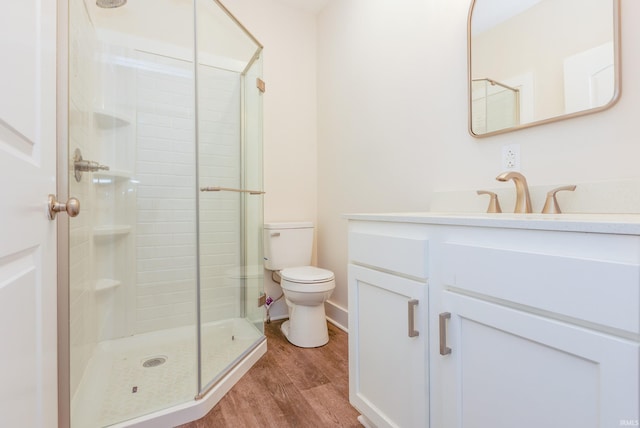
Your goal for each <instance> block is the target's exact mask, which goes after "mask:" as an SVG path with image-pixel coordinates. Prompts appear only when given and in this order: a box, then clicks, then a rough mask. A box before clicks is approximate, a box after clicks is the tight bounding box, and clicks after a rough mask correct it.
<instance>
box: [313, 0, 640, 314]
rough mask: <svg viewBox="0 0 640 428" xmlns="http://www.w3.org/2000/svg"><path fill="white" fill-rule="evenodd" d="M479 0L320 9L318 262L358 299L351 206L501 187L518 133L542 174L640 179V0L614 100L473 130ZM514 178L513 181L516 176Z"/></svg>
mask: <svg viewBox="0 0 640 428" xmlns="http://www.w3.org/2000/svg"><path fill="white" fill-rule="evenodd" d="M469 4H470V1H469V0H403V1H394V2H389V1H385V0H340V1H335V2H332V3H330V5H329V7H328V8H327V9H325V10H324V11H323V12H321V14H320V15H319V20H318V207H319V209H318V222H319V224H318V229H319V245H318V261H319V264H320V265H322V266H324V267H327V268H329V269H332V270H333V271H334V272H335V273H336V276H337V287H338V288H337V289H336V291H335V292H334V295H333V297H332V300H334V301H335V302H336V303H337V304H339V305H341V306H345V307H346V306H347V283H346V281H347V275H346V263H347V256H346V254H347V235H346V221H345V220H344V219H342V218H341V214H342V213H346V212H366V211H368V212H385V211H387V212H388V211H413V210H428V209H429V207H430V198H431V196H432V192H433V191H436V190H437V191H447V190H466V189H481V188H495V187H500V186H501V185H502V184H500V183H497V182H496V181H495V180H494V177H495V176H496V175H497V174H498V173H499V172H500V168H501V148H502V146H503V145H505V144H513V143H517V144H519V145H520V150H521V166H522V171H523V173H524V174H525V175H526V176H527V178H528V180H529V183H530V184H537V185H541V184H568V183H581V182H594V181H604V180H619V179H626V178H636V179H638V178H640V168H639V167H638V161H639V160H640V141H638V138H637V135H636V126H635V122H637V117H638V113H637V112H638V111H640V81H639V79H637V76H638V75H640V55H639V54H638V52H640V27H638V26H637V25H635V22H637V21H638V19H640V2H637V1H635V0H622V10H623V13H622V41H623V43H622V67H623V68H622V75H623V77H622V97H621V99H620V101H619V102H618V103H617V104H616V105H615V106H614V107H613V108H611V109H609V110H607V111H605V112H602V113H598V114H595V115H589V116H583V117H579V118H574V119H570V120H566V121H562V122H557V123H553V124H547V125H543V126H540V127H534V128H530V129H526V130H521V131H517V132H513V133H507V134H503V135H499V136H494V137H489V138H485V139H475V138H473V137H471V136H470V135H469V134H468V132H467V83H466V81H467V65H466V60H467V59H466V21H467V13H468V7H469ZM504 186H507V184H504Z"/></svg>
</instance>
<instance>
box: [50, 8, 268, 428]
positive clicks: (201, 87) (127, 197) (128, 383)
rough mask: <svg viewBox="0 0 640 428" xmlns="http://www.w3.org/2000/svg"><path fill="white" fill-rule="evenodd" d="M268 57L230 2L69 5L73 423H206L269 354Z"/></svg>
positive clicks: (65, 402) (69, 404)
mask: <svg viewBox="0 0 640 428" xmlns="http://www.w3.org/2000/svg"><path fill="white" fill-rule="evenodd" d="M261 51H262V46H261V45H260V43H258V42H257V40H256V39H255V38H254V37H253V36H252V35H251V34H250V33H249V31H247V29H246V28H244V27H243V26H242V25H241V24H240V23H239V22H238V21H237V20H236V19H235V18H234V17H233V16H232V15H231V14H230V13H229V11H228V10H227V9H226V8H225V7H224V6H223V4H222V3H221V2H220V1H218V0H135V1H129V2H128V3H127V2H126V1H122V0H119V1H114V0H98V1H97V2H96V0H69V1H68V65H67V67H68V77H69V78H68V83H67V85H68V88H67V104H68V110H67V115H68V138H67V143H66V145H67V147H66V162H67V163H68V168H67V171H66V173H65V174H66V180H65V183H64V185H65V186H67V191H68V194H69V195H70V196H72V197H75V198H77V199H78V200H79V201H80V205H81V212H80V214H79V215H78V216H77V217H75V218H71V219H69V223H68V260H64V259H65V258H66V256H65V257H61V262H60V263H61V264H64V266H61V268H63V269H67V270H68V289H67V290H66V295H67V297H68V299H66V302H64V304H63V305H62V309H63V310H62V315H61V316H65V317H66V331H65V332H64V334H62V336H63V337H65V342H68V343H65V346H64V350H63V352H61V367H62V368H61V371H60V373H61V379H60V382H61V383H62V384H63V385H64V387H63V388H61V392H62V394H61V397H60V400H61V403H62V404H61V409H62V408H63V407H64V409H63V410H61V411H62V413H65V412H66V413H68V415H67V416H68V417H67V419H68V421H69V422H68V423H69V425H70V426H71V427H72V428H87V427H102V426H130V425H134V426H135V425H136V424H138V425H139V426H143V425H144V424H145V423H147V424H152V425H147V426H170V425H175V424H178V423H180V422H186V421H187V420H189V419H195V418H197V417H199V416H202V415H203V414H204V413H205V412H206V410H208V409H209V408H210V407H211V406H212V404H211V401H207V400H214V401H215V400H218V399H219V397H220V396H222V394H224V392H226V391H227V390H228V389H229V388H230V387H231V385H232V383H233V382H234V381H235V380H236V379H237V378H238V377H239V376H240V375H241V374H242V373H243V372H244V371H246V370H248V367H249V366H250V365H251V364H252V363H253V362H254V361H256V360H257V358H259V357H260V356H261V355H262V354H263V353H264V352H265V350H266V342H265V338H264V334H263V312H262V307H261V306H260V300H261V298H262V296H263V292H262V289H263V288H262V272H263V269H262V242H261V239H262V238H261V237H262V232H261V228H262V223H263V192H262V188H263V185H262V93H263V92H264V82H263V81H262V80H261V73H262V52H261ZM212 397H213V398H212ZM216 397H217V398H216ZM203 402H208V403H209V404H210V405H209V406H208V407H207V406H202V403H203ZM203 409H204V410H203ZM176 415H177V416H176Z"/></svg>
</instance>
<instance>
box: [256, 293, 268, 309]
mask: <svg viewBox="0 0 640 428" xmlns="http://www.w3.org/2000/svg"><path fill="white" fill-rule="evenodd" d="M266 303H267V295H266V294H264V293H262V294H260V297H258V307H261V306H264V305H265V304H266Z"/></svg>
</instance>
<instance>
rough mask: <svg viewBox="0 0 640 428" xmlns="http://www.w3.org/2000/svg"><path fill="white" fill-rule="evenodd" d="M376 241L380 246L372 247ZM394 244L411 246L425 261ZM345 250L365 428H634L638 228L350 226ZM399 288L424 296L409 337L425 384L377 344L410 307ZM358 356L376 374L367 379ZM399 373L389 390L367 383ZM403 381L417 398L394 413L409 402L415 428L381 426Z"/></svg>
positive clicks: (434, 220)
mask: <svg viewBox="0 0 640 428" xmlns="http://www.w3.org/2000/svg"><path fill="white" fill-rule="evenodd" d="M385 233H386V234H387V235H385ZM375 236H384V240H385V241H386V243H384V244H381V245H375V242H374V241H375V240H376V238H374V237H375ZM396 239H400V241H401V242H414V241H420V240H423V241H424V242H425V249H424V250H422V249H421V248H420V246H417V247H418V250H416V248H409V246H406V245H405V246H404V247H403V246H401V245H393V244H391V243H393V242H395V240H396ZM412 240H413V241H412ZM352 243H353V247H354V248H351V247H352ZM426 243H428V246H427V245H426ZM349 244H350V250H349V258H350V265H349V299H350V300H349V316H350V319H349V333H350V334H349V336H350V338H349V339H350V349H349V351H350V355H349V359H350V377H351V379H350V388H351V391H350V399H351V402H352V404H353V405H354V406H355V407H356V408H357V409H358V410H360V411H361V412H362V413H363V415H364V416H366V417H367V418H368V419H369V420H370V421H371V422H372V423H373V424H374V425H376V426H400V427H414V426H415V427H429V426H431V427H446V428H450V427H451V428H487V427H491V428H512V427H516V426H517V427H518V428H539V427H545V428H556V427H557V428H565V427H580V428H588V427H594V428H596V427H616V426H637V424H638V419H639V418H640V220H639V221H635V220H634V222H632V223H630V224H629V225H628V228H625V227H623V226H620V224H618V223H613V222H612V223H611V224H605V223H601V222H597V223H593V222H588V221H584V222H581V221H579V222H570V221H568V220H567V221H558V219H555V221H554V220H551V221H549V220H547V219H545V218H544V216H543V217H540V219H534V220H532V219H526V220H524V219H523V220H520V219H515V220H508V221H507V220H505V218H504V217H502V218H501V217H499V216H494V217H486V218H482V217H478V218H463V217H460V218H450V217H444V216H443V217H429V216H426V217H425V218H422V217H417V216H416V215H410V214H407V215H406V217H405V216H402V215H398V214H395V215H389V216H384V215H366V216H357V217H355V218H350V223H349ZM427 248H428V251H427ZM375 252H378V254H376V255H372V253H375ZM416 253H417V254H418V255H417V256H416ZM418 259H423V264H422V271H420V272H415V271H413V272H408V270H407V268H406V267H405V268H402V269H400V268H399V267H398V266H395V264H398V263H400V262H396V261H394V260H404V261H403V263H405V264H406V265H407V266H414V267H415V266H416V265H418V264H419V263H418ZM403 269H404V270H403ZM399 271H401V272H400V274H399V273H398V272H399ZM427 279H428V280H427ZM405 281H409V283H411V284H412V285H413V286H414V287H415V288H414V289H415V290H424V291H425V292H426V294H425V295H424V296H422V297H420V299H421V300H425V301H427V304H426V305H425V306H424V307H422V306H421V310H424V312H423V313H422V312H421V315H420V316H421V317H424V318H422V319H421V320H420V321H418V322H419V323H421V324H418V326H417V327H416V328H417V329H418V330H419V331H420V336H419V337H420V338H421V340H425V342H424V344H423V345H422V346H423V349H422V351H423V352H425V354H423V359H422V364H423V366H424V368H425V372H424V373H422V372H420V371H419V370H417V371H414V370H416V369H415V364H417V363H416V362H417V361H418V359H417V358H416V357H415V355H412V354H411V353H410V352H409V351H408V350H406V349H405V348H402V347H400V345H398V344H397V343H396V342H394V341H393V340H396V341H398V340H400V339H399V336H398V335H392V334H390V333H388V331H389V330H388V329H391V326H390V324H388V321H387V320H388V319H389V318H390V317H391V315H389V314H391V313H394V314H397V313H400V312H401V309H402V305H403V303H402V299H410V298H411V296H410V295H412V293H411V292H409V291H408V290H411V287H410V286H409V283H405ZM414 282H417V284H414ZM373 289H375V290H374V291H372V290H373ZM369 294H373V295H374V297H371V296H370V295H369ZM392 295H393V296H394V298H393V299H391V298H388V297H387V296H392ZM413 295H415V294H413ZM400 296H402V297H400ZM394 300H395V301H396V302H395V303H394V305H393V307H394V309H393V311H392V310H391V308H390V307H387V305H390V304H391V303H390V302H392V301H394ZM421 303H422V302H421ZM363 313H367V314H370V315H363ZM398 317H399V315H398ZM396 322H397V324H398V326H397V327H396V328H397V329H398V328H399V325H400V320H399V319H398V320H397V321H396ZM370 327H373V328H374V329H377V330H381V331H383V332H384V334H382V335H377V334H376V332H373V331H370V330H369V331H368V330H367V329H368V328H370ZM423 332H424V333H425V334H423ZM425 336H428V337H425ZM363 338H364V339H363ZM361 341H365V343H366V346H363V345H362V344H361V343H360V342H361ZM376 341H377V344H376V345H372V344H374V343H376ZM371 355H373V357H372V358H373V361H374V362H375V364H376V365H372V366H367V362H368V360H369V358H370V356H371ZM388 355H392V356H393V357H392V358H393V359H392V360H389V361H393V365H391V364H385V361H387V360H386V358H387V357H386V356H388ZM390 358H391V357H390ZM403 366H406V367H404V368H405V369H407V371H405V372H402V371H400V373H402V376H399V377H397V378H396V377H392V378H391V379H389V378H388V377H385V376H386V375H387V373H384V375H381V374H380V372H384V371H385V370H390V369H395V368H396V367H403ZM363 368H366V369H363ZM411 373H414V375H413V376H412V375H411ZM403 376H404V377H403ZM412 378H413V379H414V380H413V383H414V384H415V383H419V384H420V389H421V390H422V391H418V392H411V393H410V394H408V393H407V395H406V396H407V397H409V396H411V398H407V399H406V400H412V399H413V397H414V394H421V395H419V400H426V401H425V402H424V407H422V408H423V409H425V410H424V412H425V413H424V414H423V415H419V416H424V417H426V419H424V422H422V420H420V419H414V420H408V419H404V420H402V419H394V418H393V417H387V415H388V414H389V411H387V410H386V408H385V406H387V405H389V406H391V407H392V408H396V407H394V406H396V404H395V401H394V400H395V399H396V398H397V397H398V396H402V397H404V396H405V393H406V392H407V391H408V390H407V388H408V385H411V384H412V380H411V379H412ZM405 379H409V380H408V383H406V384H405V383H404V382H405ZM416 379H417V381H416ZM416 406H419V404H418V403H417V402H416V401H411V402H410V404H407V407H406V408H405V409H404V410H405V411H407V412H408V411H409V409H411V410H415V408H416ZM371 414H373V415H374V416H370V415H371ZM376 415H377V416H379V415H382V416H381V417H380V418H378V419H374V418H375V417H377V416H376ZM416 421H421V422H416Z"/></svg>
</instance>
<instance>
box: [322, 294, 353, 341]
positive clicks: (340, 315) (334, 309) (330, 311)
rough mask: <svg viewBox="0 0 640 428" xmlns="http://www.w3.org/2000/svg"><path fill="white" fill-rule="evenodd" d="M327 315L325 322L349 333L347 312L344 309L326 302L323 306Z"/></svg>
mask: <svg viewBox="0 0 640 428" xmlns="http://www.w3.org/2000/svg"><path fill="white" fill-rule="evenodd" d="M324 309H325V311H326V313H327V321H329V322H330V323H331V324H333V325H335V326H336V327H338V328H339V329H340V330H343V331H345V332H346V333H349V312H348V311H347V309H346V308H343V307H342V306H340V305H338V304H336V303H333V302H332V301H331V300H327V301H326V302H325V305H324Z"/></svg>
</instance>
